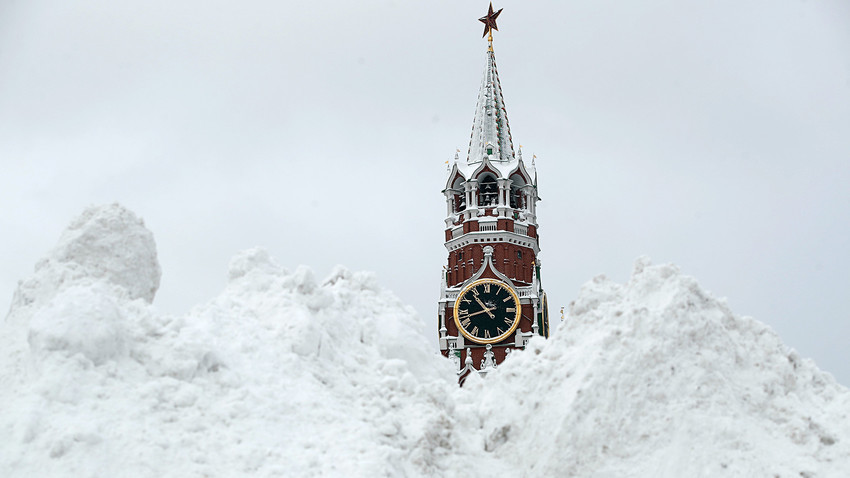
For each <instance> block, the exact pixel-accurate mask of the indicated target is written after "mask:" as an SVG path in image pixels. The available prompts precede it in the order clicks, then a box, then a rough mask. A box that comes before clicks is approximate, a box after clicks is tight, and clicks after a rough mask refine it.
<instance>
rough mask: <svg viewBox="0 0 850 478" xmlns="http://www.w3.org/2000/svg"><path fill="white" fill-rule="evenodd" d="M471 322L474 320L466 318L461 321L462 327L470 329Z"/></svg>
mask: <svg viewBox="0 0 850 478" xmlns="http://www.w3.org/2000/svg"><path fill="white" fill-rule="evenodd" d="M471 321H472V319H470V318H469V317H467V318H465V319H463V320H461V321H460V325H462V326H463V328H464V329H465V328H467V327H469V323H470V322H471Z"/></svg>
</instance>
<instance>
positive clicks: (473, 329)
mask: <svg viewBox="0 0 850 478" xmlns="http://www.w3.org/2000/svg"><path fill="white" fill-rule="evenodd" d="M471 332H472V335H478V327H477V326H476V327H473V328H472V330H471Z"/></svg>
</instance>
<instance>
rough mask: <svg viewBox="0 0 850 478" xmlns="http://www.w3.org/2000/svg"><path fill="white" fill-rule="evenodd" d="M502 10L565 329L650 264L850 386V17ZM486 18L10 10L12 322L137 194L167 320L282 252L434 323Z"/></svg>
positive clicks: (106, 2)
mask: <svg viewBox="0 0 850 478" xmlns="http://www.w3.org/2000/svg"><path fill="white" fill-rule="evenodd" d="M494 6H495V8H497V9H498V8H502V7H504V9H505V10H504V12H503V13H502V15H501V16H500V17H499V21H498V25H499V28H500V31H499V32H497V33H496V39H495V51H496V59H497V62H498V65H499V74H500V79H501V84H502V88H503V92H504V95H505V101H506V104H507V112H508V118H509V120H510V125H511V130H512V136H513V139H514V143H515V145H519V144H522V145H523V146H524V153H525V157H526V159H530V157H531V155H532V154H536V155H537V156H538V160H537V166H538V171H539V193H540V196H541V197H542V199H543V201H542V202H541V203H540V207H539V221H540V224H541V227H540V234H541V246H542V250H543V252H542V255H541V259H542V266H543V271H542V272H543V281H544V286H545V287H546V289H547V290H548V292H549V296H550V302H551V307H552V309H553V310H552V313H553V315H554V316H557V315H558V314H557V311H558V308H559V307H560V306H562V305H563V306H568V304H569V303H570V301H571V300H573V299H574V298H575V297H576V295H577V293H578V290H579V288H580V286H581V284H582V283H584V282H585V281H587V280H590V279H591V278H593V277H594V276H596V275H599V274H605V275H607V276H608V277H611V278H613V279H615V280H618V281H625V280H627V278H628V276H629V274H630V272H631V269H632V264H633V261H634V259H635V258H637V257H638V256H641V255H649V256H650V257H652V259H653V260H654V261H655V262H659V263H660V262H672V263H675V264H678V265H679V266H680V267H681V269H682V270H683V271H684V272H685V273H687V274H689V275H693V276H694V277H696V278H697V279H698V280H699V281H700V282H701V284H702V285H703V287H705V288H707V289H709V290H710V291H712V293H714V294H715V295H717V296H720V297H726V298H727V299H728V303H729V305H730V306H731V307H732V309H733V310H734V311H735V312H736V313H737V314H740V315H751V316H754V317H756V318H757V319H759V320H761V321H763V322H766V323H767V324H769V325H770V326H772V327H773V328H774V329H775V330H776V331H777V332H778V333H779V334H780V335H781V336H782V338H783V339H784V341H785V342H786V343H787V344H788V345H789V346H791V347H793V348H795V349H797V350H798V351H799V352H800V353H801V354H802V355H804V356H808V357H812V358H813V359H815V361H816V362H817V363H818V365H819V366H820V367H821V368H823V369H824V370H827V371H829V372H831V373H833V374H834V375H835V376H836V378H837V379H838V380H839V381H840V382H842V383H843V384H845V385H850V361H848V354H850V320H848V319H850V300H848V296H850V294H848V292H849V291H850V225H849V224H848V222H850V188H848V184H850V161H848V160H850V2H847V1H845V0H836V1H818V0H809V1H786V0H758V1H756V0H752V1H749V0H745V1H741V0H720V1H714V2H704V1H696V0H685V1H683V0H675V1H674V0H669V1H643V2H622V1H607V0H595V1H592V2H589V1H580V2H579V1H576V2H565V1H535V2H528V1H519V0H504V1H502V2H497V3H496V4H495V5H494ZM486 9H487V2H485V1H480V0H474V1H473V0H429V1H427V2H410V1H404V2H402V1H389V0H361V1H358V2H351V1H326V2H297V3H296V2H287V1H274V2H272V1H253V0H240V1H214V2H209V1H205V2H201V1H194V0H191V1H178V2H176V1H173V0H168V1H165V0H145V1H138V0H124V1H121V2H115V1H111V0H89V1H58V0H56V1H38V0H36V1H18V0H7V1H5V2H0V164H2V174H1V175H0V205H2V208H0V231H2V234H0V307H2V308H3V309H6V308H8V304H9V302H10V300H11V297H12V293H13V291H14V288H15V285H16V283H17V281H18V280H19V279H21V278H24V277H27V276H28V275H29V274H30V273H31V271H32V268H33V265H34V264H35V262H36V261H37V260H38V259H39V258H40V257H42V256H43V255H44V254H45V253H46V252H47V251H48V250H49V249H50V248H51V247H52V246H53V245H54V244H55V242H56V240H57V238H58V236H59V234H60V233H61V231H62V230H63V229H64V228H65V227H66V225H67V224H68V223H69V222H70V220H71V219H72V218H73V217H75V216H76V215H77V214H79V213H80V212H81V211H82V210H83V209H84V208H85V207H86V206H88V205H91V204H101V203H109V202H114V201H118V202H120V203H122V204H124V205H125V206H127V207H129V208H130V209H132V210H133V211H135V212H136V213H137V214H138V215H140V216H142V217H143V218H144V219H145V222H146V224H147V225H148V227H149V228H150V229H151V230H152V231H153V233H154V235H155V237H156V240H157V246H158V251H159V258H160V263H161V265H162V268H163V276H162V285H161V288H160V291H159V295H158V297H157V299H156V301H155V304H156V305H157V306H158V307H159V309H160V310H161V311H163V312H166V313H174V314H181V313H184V312H186V311H187V310H188V309H189V308H191V307H192V306H193V305H194V304H197V303H201V302H204V301H207V300H209V299H211V298H212V297H213V296H215V295H216V294H217V293H218V291H219V290H220V289H221V288H222V287H223V286H224V284H225V280H226V272H227V263H228V261H229V259H230V257H231V256H233V255H234V254H236V253H237V252H238V251H240V250H242V249H246V248H248V247H252V246H263V247H265V248H267V249H268V250H269V251H270V252H271V253H272V255H274V256H275V257H276V258H277V259H278V261H279V262H281V263H282V264H284V265H285V266H287V267H288V268H290V269H292V268H294V267H296V266H297V265H298V264H306V265H309V266H311V267H312V268H313V269H314V270H315V271H316V274H317V276H319V277H320V278H321V277H322V276H324V275H325V274H327V273H328V272H329V271H330V269H331V267H332V266H333V265H335V264H344V265H346V266H348V267H350V268H352V269H356V270H361V269H366V270H374V271H376V273H377V275H378V278H379V280H380V282H381V283H383V284H384V285H386V286H387V287H389V288H391V289H392V290H394V291H395V292H396V293H397V294H398V295H399V296H401V297H402V298H403V299H404V300H405V301H406V302H408V303H409V304H411V305H412V306H414V307H415V308H416V309H417V311H418V312H419V313H420V314H421V315H422V316H423V317H424V318H426V320H429V321H434V322H435V321H436V300H437V298H438V295H439V277H440V270H441V267H442V265H443V264H444V263H445V260H446V252H445V249H444V247H443V237H444V235H443V234H444V233H443V226H444V223H443V219H444V214H445V205H444V199H443V196H442V194H441V193H440V190H441V189H442V187H443V185H444V181H445V173H446V171H445V161H446V160H449V159H451V158H452V156H453V154H454V151H455V149H456V148H459V149H461V151H462V155H465V154H466V151H467V147H468V143H469V132H470V129H471V126H472V115H473V110H474V107H475V100H476V96H477V93H478V87H479V85H480V81H481V75H482V72H483V69H484V65H485V49H486V41H485V40H483V39H482V38H481V33H482V31H483V26H482V24H480V23H479V22H478V21H477V18H479V17H480V16H482V15H483V14H484V13H485V12H486ZM432 319H433V320H432ZM434 329H435V330H434V334H435V336H436V322H435V325H434Z"/></svg>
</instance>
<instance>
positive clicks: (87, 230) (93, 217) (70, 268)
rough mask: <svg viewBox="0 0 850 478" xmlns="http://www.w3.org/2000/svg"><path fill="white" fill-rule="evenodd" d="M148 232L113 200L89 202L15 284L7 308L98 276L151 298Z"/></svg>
mask: <svg viewBox="0 0 850 478" xmlns="http://www.w3.org/2000/svg"><path fill="white" fill-rule="evenodd" d="M160 275H161V274H160V268H159V262H158V261H157V258H156V244H155V243H154V240H153V234H151V232H150V231H149V230H148V229H147V228H145V224H144V222H143V221H142V220H141V219H139V218H138V217H136V215H135V214H133V213H132V212H131V211H129V210H127V209H125V208H124V207H122V206H120V205H118V204H111V205H107V206H93V207H90V208H88V209H86V210H85V211H84V212H83V213H82V214H81V215H80V216H79V217H78V218H76V219H75V220H74V221H72V222H71V224H70V225H69V226H68V228H67V229H65V232H63V233H62V236H61V237H60V238H59V243H58V244H57V245H56V247H54V248H53V250H52V251H51V252H50V253H49V254H48V255H47V257H45V258H44V259H42V260H41V261H39V262H38V264H36V265H35V274H33V276H32V277H30V278H29V279H27V280H26V281H23V282H22V283H21V284H19V286H18V290H17V292H16V293H15V297H14V299H13V302H12V311H14V310H15V309H18V308H22V307H26V306H29V305H35V306H36V307H38V306H41V305H42V304H44V303H46V302H47V301H50V300H51V299H52V298H53V296H54V295H56V294H57V293H58V292H60V291H61V290H63V289H64V288H65V287H67V286H73V285H79V284H80V283H82V282H86V283H91V282H92V281H99V282H103V283H105V284H109V285H112V286H116V287H120V288H121V289H123V290H122V291H120V292H119V294H126V295H127V296H128V297H129V298H131V299H138V298H142V299H145V300H146V301H148V302H152V301H153V298H154V296H155V295H156V291H157V289H158V288H159V278H160Z"/></svg>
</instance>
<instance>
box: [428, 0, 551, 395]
mask: <svg viewBox="0 0 850 478" xmlns="http://www.w3.org/2000/svg"><path fill="white" fill-rule="evenodd" d="M501 11H502V10H499V11H498V12H493V5H492V4H491V5H490V10H489V12H488V14H487V16H485V17H483V18H481V19H480V21H481V22H482V23H484V25H485V26H484V35H485V36H487V37H488V48H487V65H486V67H485V69H484V78H483V80H482V82H481V90H480V91H479V93H478V102H477V104H476V107H475V118H474V120H473V123H472V137H471V138H470V141H469V152H468V154H467V157H466V160H460V159H459V158H458V156H457V155H455V161H454V165H453V166H452V167H451V170H450V172H449V176H448V179H447V181H446V185H445V189H443V194H444V195H445V197H446V214H447V217H446V219H445V225H446V229H445V241H446V242H445V246H446V249H447V250H448V261H447V262H448V263H447V265H446V266H445V268H444V271H443V279H442V286H441V291H440V300H439V302H438V332H439V342H440V350H441V351H442V353H443V355H445V356H447V357H450V358H452V359H454V360H455V362H456V364H457V373H458V377H459V379H460V380H461V381H462V380H463V379H465V378H466V376H467V375H468V374H469V373H472V372H473V371H475V372H477V373H480V374H482V375H484V374H486V373H487V372H488V371H489V370H490V369H492V368H494V367H496V366H498V364H499V363H501V362H502V361H503V360H504V359H505V357H506V356H507V355H508V354H510V353H511V351H512V350H514V349H522V348H524V347H525V345H526V343H527V342H528V340H529V339H530V338H531V337H533V336H535V335H541V336H544V337H548V335H549V316H548V310H547V305H548V304H547V301H546V293H545V292H544V291H543V286H542V285H541V282H540V260H539V258H538V255H539V254H540V240H539V236H538V224H537V202H538V201H539V200H540V198H539V197H538V195H537V173H536V171H535V164H534V161H532V164H531V167H530V168H527V167H526V165H525V162H524V161H523V159H522V149H521V148H520V149H519V150H516V151H515V150H514V146H513V140H512V138H511V130H510V127H509V125H508V116H507V111H506V110H505V101H504V97H503V96H502V87H501V85H500V84H499V74H498V70H497V69H496V57H495V54H494V52H493V30H498V28H497V27H496V18H497V17H498V16H499V13H501Z"/></svg>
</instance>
